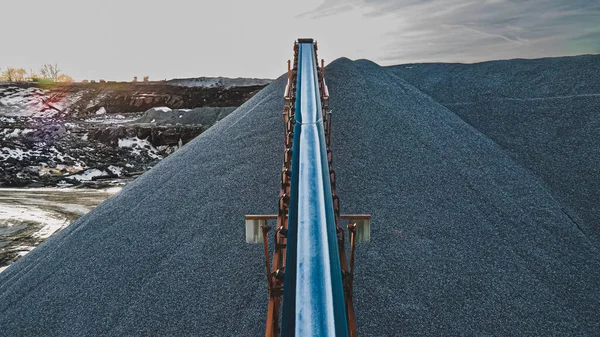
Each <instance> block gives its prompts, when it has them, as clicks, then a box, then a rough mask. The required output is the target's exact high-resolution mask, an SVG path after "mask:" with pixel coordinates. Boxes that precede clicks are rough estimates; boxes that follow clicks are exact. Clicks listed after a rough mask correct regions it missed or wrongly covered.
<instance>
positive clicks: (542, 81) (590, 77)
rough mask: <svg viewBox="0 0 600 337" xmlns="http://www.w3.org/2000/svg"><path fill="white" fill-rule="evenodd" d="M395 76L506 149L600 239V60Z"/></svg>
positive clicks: (414, 70)
mask: <svg viewBox="0 0 600 337" xmlns="http://www.w3.org/2000/svg"><path fill="white" fill-rule="evenodd" d="M390 70H391V71H393V72H394V73H395V74H397V75H398V76H400V77H402V78H403V79H405V80H406V81H407V82H409V83H410V84H412V85H414V86H415V87H417V88H419V89H420V90H421V91H423V92H425V93H427V94H428V95H430V96H431V97H432V98H434V99H435V100H436V101H438V102H441V103H442V104H443V105H444V106H445V107H447V108H448V109H450V110H452V112H454V113H456V114H458V115H459V116H460V117H461V118H462V119H463V120H464V121H466V122H467V123H469V124H470V125H472V126H473V127H475V128H476V129H477V130H478V131H480V132H482V133H484V134H485V135H486V136H487V137H489V138H490V139H491V140H493V141H494V142H496V143H497V144H499V145H500V146H502V147H503V148H504V149H506V150H507V151H508V152H509V153H510V154H511V156H512V157H513V159H515V160H516V161H517V162H518V163H519V164H521V165H523V166H524V167H526V168H528V169H530V170H531V171H533V172H534V173H535V174H536V175H537V176H539V177H540V178H541V179H542V180H543V181H544V183H545V184H546V185H547V186H548V187H549V188H550V190H551V191H552V194H553V196H555V197H556V198H557V199H559V200H560V201H561V203H562V205H563V208H564V211H565V212H566V213H568V214H569V216H570V217H571V218H572V219H573V221H575V222H576V223H577V224H578V225H579V226H580V227H581V229H582V230H583V231H584V232H586V233H590V234H594V235H596V237H598V238H600V165H599V163H600V117H599V116H600V81H599V80H598V78H599V77H600V55H585V56H577V57H559V58H546V59H538V60H511V61H492V62H484V63H480V64H473V65H465V64H414V65H401V66H395V67H391V68H390Z"/></svg>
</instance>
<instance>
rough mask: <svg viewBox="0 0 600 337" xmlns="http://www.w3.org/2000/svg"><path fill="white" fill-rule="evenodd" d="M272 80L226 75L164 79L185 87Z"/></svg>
mask: <svg viewBox="0 0 600 337" xmlns="http://www.w3.org/2000/svg"><path fill="white" fill-rule="evenodd" d="M271 82H273V80H271V79H266V78H242V77H238V78H228V77H196V78H176V79H172V80H168V81H166V84H169V85H179V86H186V87H207V88H213V87H223V88H231V87H250V86H262V85H267V84H269V83H271Z"/></svg>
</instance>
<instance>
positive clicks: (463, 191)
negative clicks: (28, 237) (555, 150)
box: [0, 59, 600, 336]
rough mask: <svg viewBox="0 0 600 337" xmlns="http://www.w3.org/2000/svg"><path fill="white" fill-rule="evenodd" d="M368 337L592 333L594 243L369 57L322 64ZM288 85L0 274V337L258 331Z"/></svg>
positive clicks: (481, 138)
mask: <svg viewBox="0 0 600 337" xmlns="http://www.w3.org/2000/svg"><path fill="white" fill-rule="evenodd" d="M326 78H327V81H328V84H329V89H330V93H331V95H332V98H331V107H332V109H333V113H334V117H333V118H334V119H333V128H334V130H333V132H334V133H333V137H332V142H333V153H334V165H335V167H336V169H337V173H338V179H337V181H338V193H339V194H340V196H341V199H342V211H343V212H344V213H351V212H361V213H362V212H368V213H372V214H373V221H374V225H373V226H374V228H373V233H372V238H373V241H372V242H371V243H369V244H361V245H360V246H359V249H358V255H357V275H356V280H355V301H356V302H355V306H356V311H357V315H358V325H359V333H360V334H361V335H362V336H396V335H399V334H402V335H430V336H448V335H595V334H597V331H598V329H599V328H600V326H599V325H600V319H599V318H598V315H597V312H598V311H599V310H600V291H599V290H598V287H597V285H598V284H600V252H599V251H598V245H597V242H596V241H594V238H591V237H589V236H587V235H586V234H584V233H583V232H582V231H581V230H580V229H579V228H578V227H577V225H576V224H574V223H573V221H572V220H571V219H570V218H569V217H568V216H567V215H566V214H565V213H564V212H563V209H562V207H561V204H560V203H559V201H557V200H556V199H555V198H554V197H553V196H552V194H551V192H550V191H549V189H548V188H547V187H546V185H545V184H544V183H543V181H542V180H541V179H540V178H539V177H538V176H536V175H535V174H534V172H532V171H531V170H528V169H526V168H524V167H523V166H522V165H520V164H519V163H518V161H515V160H514V159H513V158H512V157H511V156H510V154H509V153H508V152H507V151H505V150H504V149H503V148H502V147H500V146H499V145H497V144H496V143H494V142H493V141H492V140H490V139H489V138H488V137H486V136H485V135H484V134H483V133H481V132H480V131H478V130H476V129H475V128H473V127H472V126H470V125H469V124H467V123H465V122H464V121H463V120H462V119H461V118H459V117H458V116H457V115H455V114H454V113H453V112H452V111H450V110H448V109H447V108H445V107H443V106H442V105H440V104H438V103H437V102H436V101H434V100H433V99H432V98H430V97H429V96H427V95H425V94H423V93H422V92H420V91H419V90H417V89H416V88H415V87H413V86H411V85H409V84H408V83H407V82H405V81H403V80H401V79H400V78H399V77H398V76H396V75H394V74H393V73H392V72H390V71H389V70H388V69H385V68H381V67H379V66H377V65H375V64H374V63H371V62H369V61H356V62H351V61H349V60H347V59H340V60H337V61H335V62H333V63H332V64H331V65H330V66H329V67H328V68H327V70H326ZM284 81H285V80H284V79H279V80H277V81H275V82H274V83H273V84H271V85H270V86H268V87H267V88H265V89H264V90H262V91H261V92H260V93H259V94H257V95H256V96H254V97H253V98H252V99H251V100H250V101H248V102H246V103H245V104H244V105H243V106H241V107H240V108H238V109H237V110H236V111H235V112H233V113H232V114H231V115H229V116H228V117H226V118H225V119H223V120H222V121H221V122H220V123H218V124H216V125H215V126H214V127H212V128H211V129H209V130H208V131H206V132H205V133H203V134H202V135H200V136H199V137H198V138H196V139H195V140H194V141H192V142H190V143H189V144H187V145H186V146H184V147H183V148H182V149H180V150H179V151H177V152H175V153H174V154H173V155H171V156H169V157H168V158H166V159H165V160H163V161H161V162H160V163H159V164H158V165H157V166H156V167H155V168H153V169H152V170H151V171H149V172H148V173H146V174H144V175H143V176H142V177H140V178H139V179H138V180H136V181H135V182H133V183H131V184H130V185H128V186H126V187H125V188H124V189H123V191H121V192H120V193H119V194H117V195H115V196H113V197H112V198H110V199H108V200H107V201H106V202H104V203H103V204H101V205H100V206H99V207H97V208H96V209H95V210H94V211H92V212H90V213H89V214H87V215H86V216H84V217H83V218H81V219H80V220H79V221H77V222H76V223H74V224H73V225H71V226H69V227H68V228H67V229H66V230H64V231H62V232H61V233H59V234H58V235H57V236H55V237H53V238H51V239H50V240H48V241H47V242H46V243H45V244H44V245H42V246H41V247H39V248H37V249H35V250H34V251H32V252H31V253H30V254H29V255H27V256H25V257H24V258H23V259H21V260H20V261H19V262H17V263H15V264H14V265H12V266H11V267H9V268H8V269H7V270H6V271H5V272H3V273H2V274H0V326H2V327H3V329H1V330H0V335H7V336H8V335H10V336H15V335H201V336H217V335H220V336H258V335H262V334H263V331H264V318H265V316H266V304H267V297H266V296H267V294H266V284H265V281H264V274H263V273H264V271H263V268H264V261H263V259H262V255H261V252H262V250H261V248H260V247H259V246H255V245H246V244H245V243H244V230H243V215H244V214H249V213H274V212H275V207H276V198H277V193H278V185H279V183H278V179H279V171H280V168H281V162H282V159H283V156H282V151H281V150H282V143H281V142H282V140H283V137H282V132H281V130H282V128H281V115H280V112H281V108H282V106H283V104H282V92H283V86H284V84H285V82H284Z"/></svg>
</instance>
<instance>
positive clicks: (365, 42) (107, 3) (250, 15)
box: [0, 0, 600, 80]
mask: <svg viewBox="0 0 600 337" xmlns="http://www.w3.org/2000/svg"><path fill="white" fill-rule="evenodd" d="M2 2H3V3H2V6H1V9H2V12H3V14H4V15H2V20H0V29H1V31H2V39H1V42H0V68H1V69H2V70H4V69H6V67H7V66H12V67H17V68H25V69H27V70H29V69H39V68H40V66H41V65H42V64H44V63H56V64H58V65H59V67H60V68H61V69H62V70H63V72H64V73H66V74H67V75H70V76H72V77H73V78H74V79H75V80H84V79H88V80H92V79H96V80H99V79H105V80H132V79H133V77H134V76H138V77H139V78H140V79H141V78H142V77H143V76H150V79H151V80H160V79H170V78H185V77H200V76H226V77H259V78H275V77H277V76H279V75H281V74H282V73H284V72H285V71H286V67H287V66H286V62H287V60H288V59H290V58H292V57H293V50H292V46H293V42H294V40H295V39H296V38H298V37H312V38H315V39H316V40H317V41H318V43H319V57H320V58H324V59H325V61H326V63H328V62H330V61H333V60H334V59H336V58H339V57H348V58H350V59H363V58H364V59H370V60H372V61H374V62H376V63H378V64H380V65H394V64H402V63H417V62H465V63H471V62H480V61H487V60H495V59H510V58H539V57H547V56H564V55H579V54H597V53H600V1H598V0H588V1H579V0H535V1H534V0H479V1H469V0H423V1H416V0H348V1H343V0H325V1H323V0H296V1H288V0H251V1H250V0H235V1H234V0H211V1H206V0H189V1H184V0H169V1H165V0H161V1H159V0H143V1H142V0H104V1H91V0H53V1H47V0H29V1H9V0H3V1H2Z"/></svg>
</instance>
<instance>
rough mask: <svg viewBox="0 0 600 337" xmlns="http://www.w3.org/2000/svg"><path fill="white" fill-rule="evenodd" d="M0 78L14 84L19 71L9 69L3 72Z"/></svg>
mask: <svg viewBox="0 0 600 337" xmlns="http://www.w3.org/2000/svg"><path fill="white" fill-rule="evenodd" d="M0 77H1V78H2V81H6V82H14V81H15V80H16V77H17V69H15V68H13V67H8V68H6V70H5V71H4V72H2V76H0Z"/></svg>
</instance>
